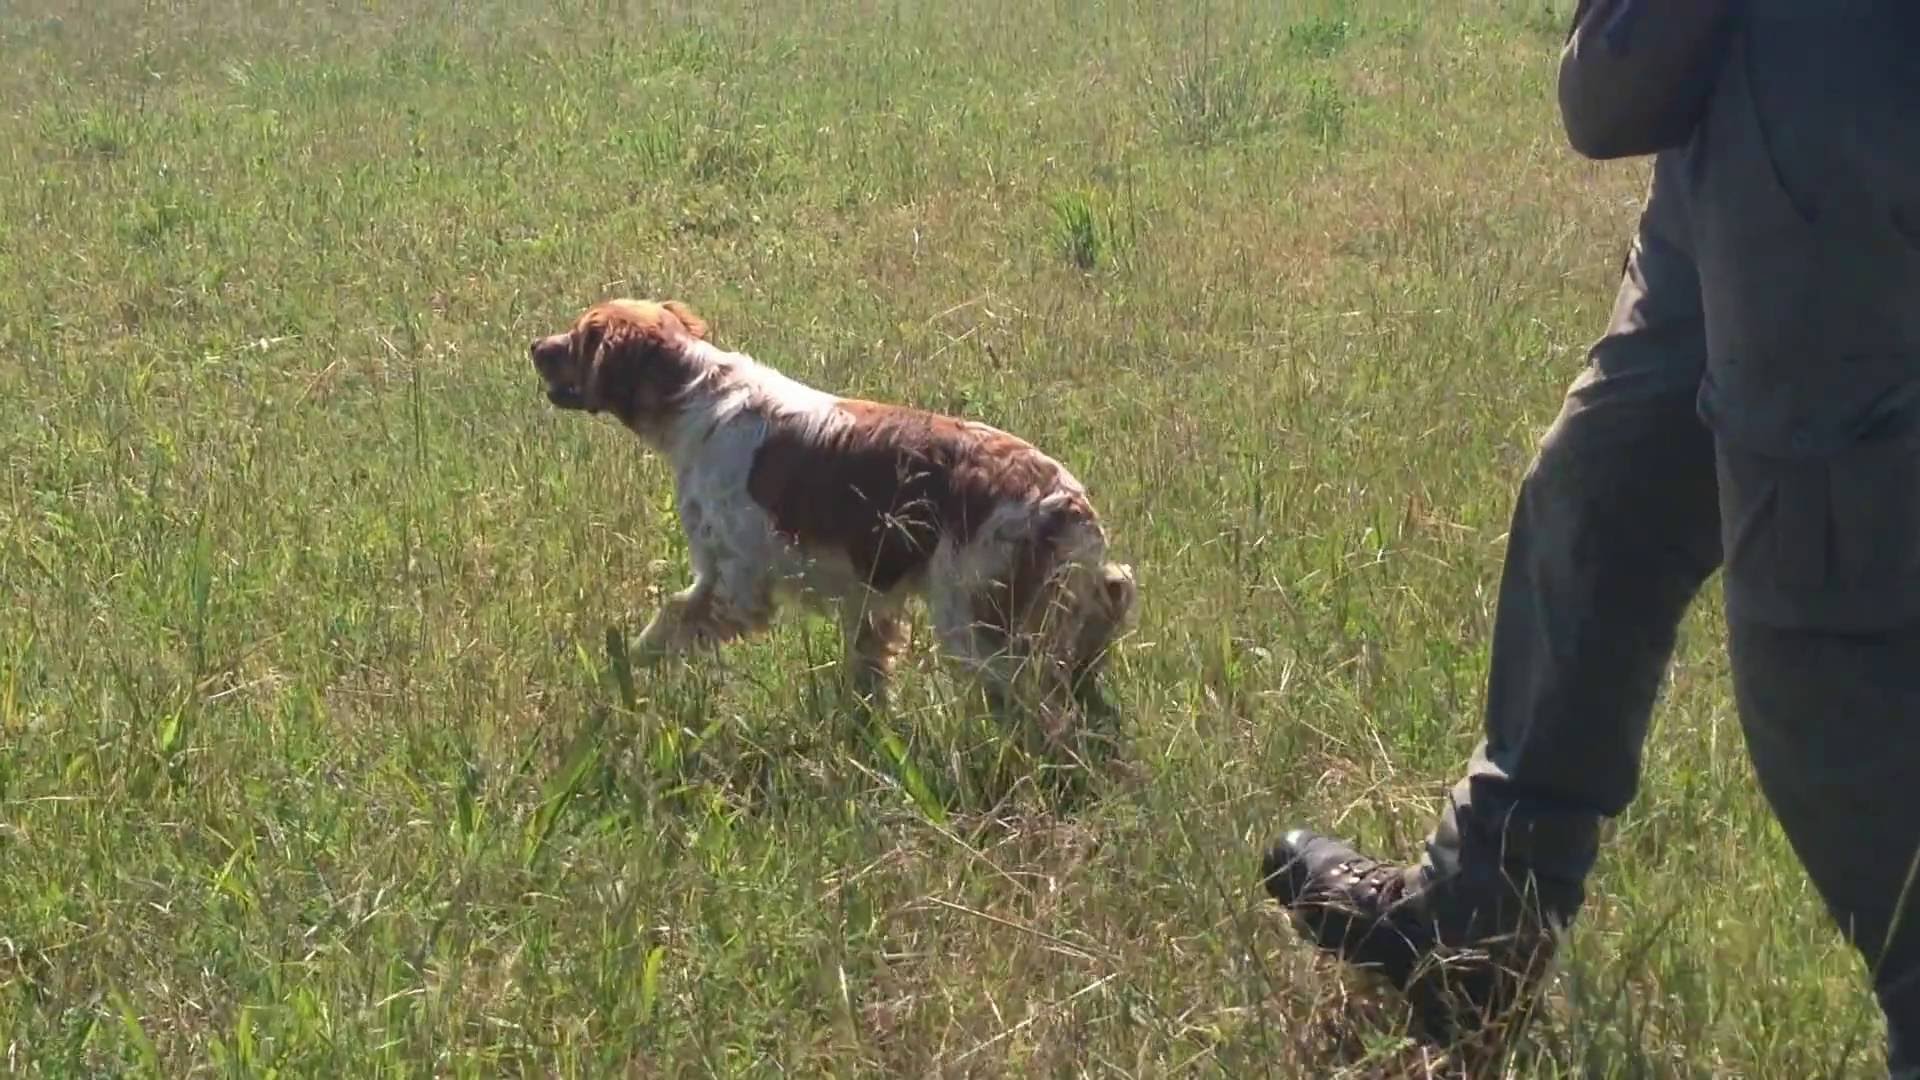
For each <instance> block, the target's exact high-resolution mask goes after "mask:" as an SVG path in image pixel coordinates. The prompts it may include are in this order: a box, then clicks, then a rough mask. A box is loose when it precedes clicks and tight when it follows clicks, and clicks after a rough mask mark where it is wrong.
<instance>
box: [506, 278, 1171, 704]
mask: <svg viewBox="0 0 1920 1080" xmlns="http://www.w3.org/2000/svg"><path fill="white" fill-rule="evenodd" d="M532 355H533V366H534V369H535V370H536V371H538V372H539V374H540V377H541V379H542V380H544V382H545V383H546V390H547V398H548V399H549V400H550V401H552V402H553V403H554V404H555V405H558V406H560V407H561V408H563V409H580V410H585V411H586V412H589V413H601V412H604V413H607V414H609V415H611V416H612V417H614V418H615V419H617V420H619V421H620V422H621V423H622V424H624V425H626V427H627V428H629V429H630V430H632V431H633V433H634V434H636V435H638V436H639V437H640V438H641V440H643V441H644V442H645V443H646V444H647V445H648V446H650V447H652V448H653V449H654V450H656V451H658V452H659V453H661V454H663V455H664V456H665V457H666V459H667V460H668V462H669V463H670V464H671V466H672V468H673V474H674V482H675V487H676V494H677V497H678V509H679V515H680V523H681V526H682V528H683V529H684V530H685V531H686V534H687V540H688V546H689V549H690V553H691V556H692V562H693V584H692V585H691V586H690V587H688V588H687V589H685V590H684V591H682V592H679V593H677V594H676V595H674V596H673V597H672V598H671V599H670V600H669V601H668V602H667V604H666V606H665V607H664V609H663V610H661V611H660V613H659V614H658V615H657V616H655V617H654V619H653V620H652V621H651V622H650V623H648V625H647V627H646V629H645V630H644V631H642V632H641V635H640V641H639V646H640V650H641V652H642V653H643V654H644V655H646V656H647V657H648V658H649V659H658V658H660V657H663V656H666V655H671V654H675V653H680V652H683V651H685V650H686V649H688V648H689V647H691V646H695V645H718V644H719V643H721V642H725V641H728V640H731V639H733V638H736V637H739V636H741V635H744V634H748V633H751V632H754V631H758V630H761V629H763V628H765V627H766V626H767V624H768V623H769V621H770V620H771V618H772V615H773V612H774V608H775V606H776V604H777V603H778V602H780V601H782V600H785V599H788V598H799V599H803V600H807V601H814V602H831V603H832V605H833V606H835V607H837V608H838V611H839V614H840V618H841V625H842V627H843V629H844V632H845V636H846V647H847V659H848V666H849V668H850V670H851V673H852V675H853V677H854V680H855V685H856V686H857V687H858V689H859V690H860V691H861V692H862V693H866V694H871V695H875V696H878V695H880V694H882V693H883V692H884V688H885V683H886V679H887V676H888V674H889V673H890V671H891V669H892V667H893V664H894V661H895V660H896V659H897V658H898V656H899V654H900V653H901V652H902V651H903V650H904V648H905V646H906V644H907V626H908V624H907V619H906V615H905V612H904V607H905V604H906V602H907V600H908V599H909V598H910V597H912V596H914V595H920V596H923V597H924V598H925V599H926V601H927V604H928V607H929V609H930V611H931V614H932V621H933V625H934V628H935V630H936V632H937V635H938V638H939V641H940V644H941V646H942V650H943V651H944V652H945V653H946V654H947V655H948V656H949V657H950V658H951V659H953V660H956V661H958V662H959V663H960V664H961V665H962V666H964V667H965V668H967V669H968V670H969V671H971V672H972V673H973V674H974V675H975V676H976V677H978V678H980V679H981V680H983V682H984V685H985V687H986V689H987V691H988V693H989V696H990V698H991V699H992V700H993V701H994V702H995V704H996V705H997V706H1002V707H1004V706H1005V705H1006V704H1008V697H1009V694H1010V693H1011V692H1013V691H1014V689H1015V687H1016V686H1017V685H1018V683H1017V681H1016V680H1018V679H1019V678H1020V677H1021V676H1023V675H1025V674H1029V673H1030V674H1034V675H1037V676H1038V677H1039V680H1040V690H1041V692H1042V694H1043V695H1045V699H1046V700H1049V701H1053V702H1056V703H1062V704H1064V701H1063V699H1062V698H1060V697H1058V696H1057V695H1059V694H1062V693H1071V695H1072V696H1073V697H1074V698H1076V699H1077V700H1078V701H1079V702H1080V704H1082V705H1083V706H1086V707H1088V708H1090V709H1093V710H1102V711H1104V709H1105V708H1106V705H1105V702H1104V700H1103V699H1102V698H1101V696H1100V694H1099V692H1098V690H1097V689H1096V688H1095V685H1094V680H1095V676H1096V675H1097V673H1098V670H1099V668H1100V666H1101V663H1102V660H1103V658H1104V656H1105V654H1106V653H1107V650H1108V647H1109V645H1110V644H1111V642H1112V640H1113V638H1114V636H1115V634H1116V633H1117V631H1118V630H1119V629H1120V627H1121V626H1122V624H1123V622H1124V620H1125V619H1126V617H1127V615H1128V614H1129V612H1130V611H1131V609H1132V607H1133V603H1134V596H1135V586H1134V578H1133V572H1132V570H1131V569H1130V568H1129V567H1127V566H1124V565H1121V564H1118V563H1112V562H1108V561H1107V559H1106V550H1107V538H1106V534H1105V531H1104V529H1103V528H1102V526H1101V524H1100V521H1099V519H1098V517H1097V515H1096V514H1095V512H1094V509H1093V505H1092V504H1091V503H1090V502H1089V501H1088V499H1087V493H1086V490H1085V489H1084V488H1083V487H1082V486H1081V484H1080V482H1079V481H1078V480H1076V479H1074V477H1073V475H1072V474H1071V473H1069V472H1068V471H1067V470H1066V468H1065V467H1063V466H1062V465H1061V464H1060V463H1059V462H1057V461H1055V460H1054V459H1053V458H1050V457H1048V456H1047V455H1045V454H1043V453H1041V452H1040V451H1039V450H1037V449H1035V448H1034V447H1032V446H1030V445H1028V444H1027V443H1026V442H1023V441H1021V440H1020V439H1017V438H1015V437H1013V436H1012V435H1009V434H1007V433H1005V432H1003V431H999V430H997V429H995V428H991V427H988V426H987V425H985V424H979V423H973V422H971V421H966V420H960V419H955V418H952V417H947V416H941V415H937V414H934V413H929V412H922V411H919V410H916V409H910V408H906V407H902V406H897V405H883V404H878V403H875V402H871V401H860V400H855V399H850V398H843V397H839V396H836V395H833V394H829V393H825V392H823V391H820V390H816V389H813V388H811V387H808V386H805V385H802V384H801V383H799V382H796V381H794V380H793V379H790V378H787V377H786V376H784V375H782V374H780V373H779V372H777V371H774V370H773V369H772V368H769V367H767V366H765V365H762V364H760V363H758V362H756V361H755V360H753V359H752V358H751V357H749V356H747V355H744V354H742V353H737V352H728V351H725V350H723V349H720V348H718V347H716V346H715V345H713V344H712V343H710V342H709V341H708V340H707V326H706V323H705V322H704V321H703V320H702V319H701V318H700V317H699V316H698V315H695V314H694V313H693V311H692V310H690V309H689V308H688V307H687V306H686V305H685V304H682V303H680V302H678V301H673V300H669V301H665V302H654V301H646V300H611V301H607V302H605V303H601V304H596V305H594V306H593V307H591V308H588V309H587V310H586V311H585V312H584V313H583V314H581V315H580V317H579V318H578V319H576V320H575V322H574V324H573V326H572V327H571V328H570V329H569V330H567V331H566V332H564V333H559V334H554V335H552V336H549V337H544V338H541V339H540V340H538V341H535V342H534V343H533V347H532Z"/></svg>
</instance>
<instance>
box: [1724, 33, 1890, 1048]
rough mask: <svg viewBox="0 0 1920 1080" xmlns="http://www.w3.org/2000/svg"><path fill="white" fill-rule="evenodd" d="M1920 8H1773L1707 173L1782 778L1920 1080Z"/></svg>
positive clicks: (1764, 734)
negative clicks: (1915, 883)
mask: <svg viewBox="0 0 1920 1080" xmlns="http://www.w3.org/2000/svg"><path fill="white" fill-rule="evenodd" d="M1917 12H1920V7H1916V6H1915V5H1912V4H1891V3H1866V2H1859V3H1848V4H1838V3H1835V4H1794V3H1788V2H1784V0H1772V2H1765V3H1755V4H1753V5H1752V7H1751V9H1750V11H1749V19H1748V22H1747V25H1746V28H1745V30H1744V32H1743V33H1742V34H1741V35H1740V36H1739V37H1738V38H1737V39H1736V42H1735V46H1734V48H1735V52H1734V55H1733V56H1732V58H1731V62H1730V63H1729V64H1728V66H1727V75H1726V77H1725V78H1723V80H1722V82H1721V85H1720V87H1719V89H1718V91H1717V98H1716V101H1715V103H1714V105H1713V107H1712V108H1711V109H1710V110H1709V112H1708V115H1707V118H1706V123H1705V127H1704V128H1703V131H1702V147H1703V149H1704V153H1702V154H1701V155H1700V156H1699V157H1698V159H1697V160H1696V161H1695V162H1694V163H1693V168H1692V169H1690V171H1689V183H1690V191H1691V195H1690V198H1692V199H1694V200H1696V201H1695V202H1694V205H1695V206H1696V207H1697V208H1698V211H1699V212H1698V217H1697V219H1696V221H1695V225H1696V237H1697V239H1698V244H1697V246H1696V250H1697V252H1698V255H1699V259H1700V265H1701V268H1702V281H1703V284H1704V286H1705V288H1704V294H1705V297H1706V301H1705V308H1706V311H1707V313H1708V319H1709V325H1708V337H1709V342H1710V350H1709V354H1710V359H1709V365H1708V375H1707V381H1706V387H1707V391H1706V393H1704V394H1703V398H1702V403H1703V405H1704V406H1705V411H1706V416H1707V421H1708V423H1709V426H1710V427H1711V428H1712V429H1713V430H1714V432H1715V436H1716V457H1717V459H1718V470H1719V491H1720V501H1721V517H1722V522H1723V543H1724V546H1725V551H1726V576H1725V579H1724V582H1725V592H1726V606H1727V621H1728V629H1729V651H1730V656H1731V659H1732V662H1733V675H1734V686H1735V697H1736V702H1737V704H1738V706H1739V711H1740V718H1741V724H1742V727H1743V728H1744V729H1745V731H1746V734H1747V741H1748V748H1749V751H1750V753H1751V755H1752V757H1753V762H1754V767H1755V771H1756V772H1757V773H1758V775H1759V778H1760V783H1761V787H1762V790H1763V791H1764V792H1765V793H1766V796H1767V798H1768V801H1769V802H1770V804H1771V805H1772V806H1773V808H1774V811H1775V813H1776V814H1777V815H1778V817H1779V819H1780V822H1781V824H1782V826H1783V827H1784V828H1785V830H1786V832H1787V835H1788V837H1789V838H1790V839H1791V840H1792V843H1793V847H1794V850H1795V852H1796V853H1797V855H1798V856H1799V858H1800V860H1801V862H1802V863H1803V864H1804V865H1805V866H1806V869H1807V873H1808V876H1809V877H1810V878H1811V880H1812V881H1813V884H1814V885H1815V887H1816V888H1817V889H1818V890H1819V891H1820V894H1821V896H1822V897H1823V898H1824V900H1825V901H1826V904H1827V906H1828V908H1829V910H1830V911H1831V912H1832V914H1833V915H1834V917H1835V918H1836V919H1838V920H1839V922H1840V924H1841V928H1842V929H1843V930H1845V931H1846V932H1847V933H1848V934H1849V936H1850V938H1851V940H1852V941H1853V942H1854V944H1855V945H1856V946H1858V948H1859V950H1860V952H1861V954H1862V955H1863V956H1864V957H1865V958H1866V960H1867V962H1868V965H1869V968H1870V970H1871V971H1872V972H1873V985H1874V989H1875V991H1876V993H1877V994H1878V995H1879V998H1880V1002H1881V1005H1882V1007H1883V1008H1884V1010H1885V1012H1886V1016H1887V1021H1888V1027H1889V1059H1890V1062H1889V1064H1890V1066H1891V1071H1892V1072H1893V1074H1894V1075H1897V1076H1915V1075H1920V1045H1917V1044H1920V986H1917V985H1916V984H1917V983H1920V925H1915V924H1916V923H1920V919H1917V918H1915V917H1914V916H1915V913H1916V912H1920V903H1917V901H1920V897H1915V896H1914V895H1913V890H1911V889H1909V887H1908V886H1909V883H1910V880H1911V871H1912V869H1913V867H1914V860H1915V856H1916V854H1917V853H1920V738H1916V735H1920V317H1916V312H1920V233H1916V232H1915V230H1914V228H1913V226H1914V223H1915V222H1920V130H1916V127H1915V125H1914V123H1913V116H1914V113H1915V110H1916V109H1920V67H1916V66H1915V64H1914V63H1913V56H1914V55H1915V52H1916V50H1920V14H1917Z"/></svg>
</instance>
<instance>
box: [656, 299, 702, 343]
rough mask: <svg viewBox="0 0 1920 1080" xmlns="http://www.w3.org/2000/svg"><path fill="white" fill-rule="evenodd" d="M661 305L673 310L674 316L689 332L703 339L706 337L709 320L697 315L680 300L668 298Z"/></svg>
mask: <svg viewBox="0 0 1920 1080" xmlns="http://www.w3.org/2000/svg"><path fill="white" fill-rule="evenodd" d="M660 306H661V307H663V308H665V309H667V310H668V311H670V312H672V313H673V317H674V318H676V319H679V320H680V325H682V326H684V327H686V328H687V333H689V334H692V335H693V336H694V337H696V338H700V339H702V340H704V339H705V338H706V336H707V320H705V319H703V318H701V317H700V316H698V315H695V314H694V313H693V309H692V308H690V307H688V306H687V305H685V304H683V303H681V302H680V301H678V300H668V301H666V302H665V303H663V304H661V305H660Z"/></svg>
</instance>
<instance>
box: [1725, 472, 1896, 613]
mask: <svg viewBox="0 0 1920 1080" xmlns="http://www.w3.org/2000/svg"><path fill="white" fill-rule="evenodd" d="M1719 457H1720V482H1721V490H1720V499H1721V516H1722V529H1723V536H1724V538H1725V542H1726V556H1727V558H1726V589H1727V603H1728V608H1729V611H1730V612H1731V613H1733V614H1735V615H1736V616H1739V617H1750V618H1755V619H1758V620H1759V621H1761V622H1766V623H1771V624H1774V625H1779V626H1785V627H1790V628H1794V629H1805V630H1825V631H1831V632H1835V633H1848V632H1870V631H1874V630H1881V629H1887V628H1890V627H1893V626H1897V625H1901V624H1904V623H1908V622H1912V621H1914V620H1916V619H1920V447H1916V446H1914V445H1913V444H1911V443H1910V442H1908V441H1906V440H1901V441H1899V442H1888V443H1874V444H1866V445H1857V446H1854V447H1851V448H1849V449H1847V450H1845V451H1842V452H1840V453H1837V454H1833V455H1831V456H1822V457H1818V458H1808V459H1781V458H1771V457H1763V456H1759V455H1753V454H1747V453H1744V452H1741V451H1738V450H1732V449H1730V448H1728V447H1727V446H1726V445H1725V444H1724V443H1723V444H1722V445H1721V447H1720V455H1719Z"/></svg>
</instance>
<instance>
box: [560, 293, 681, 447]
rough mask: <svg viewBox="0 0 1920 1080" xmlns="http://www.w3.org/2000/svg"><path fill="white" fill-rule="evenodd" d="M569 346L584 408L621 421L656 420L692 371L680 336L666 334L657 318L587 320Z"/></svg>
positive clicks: (676, 395)
mask: <svg viewBox="0 0 1920 1080" xmlns="http://www.w3.org/2000/svg"><path fill="white" fill-rule="evenodd" d="M687 314H688V315H692V314H693V313H692V312H691V311H689V312H688V313H687ZM675 317H676V318H678V317H679V316H677V315H676V316H675ZM695 318H696V321H697V317H695ZM689 329H691V328H689ZM700 329H701V330H703V331H704V330H705V329H706V324H705V323H701V324H700ZM574 347H575V348H576V349H578V350H580V351H579V352H578V353H576V354H575V355H576V357H577V358H578V360H579V361H580V362H581V363H582V365H583V366H582V367H581V368H580V369H579V370H580V371H581V373H582V374H581V387H580V389H581V397H582V398H584V399H585V401H586V406H587V408H588V409H591V410H593V411H595V412H609V413H612V414H613V415H614V416H616V417H618V418H619V419H620V420H621V421H622V422H623V423H627V424H634V423H651V422H654V421H656V420H657V419H659V418H660V417H661V416H662V414H664V413H666V412H667V411H669V410H671V409H672V407H673V406H674V403H675V402H676V401H677V400H678V399H679V397H680V395H681V394H682V393H684V392H685V391H686V389H687V386H688V385H689V384H690V383H691V382H693V380H694V378H695V376H696V374H697V369H696V368H695V366H694V365H693V364H691V363H689V362H688V360H687V358H686V357H685V355H684V354H683V353H682V350H681V348H680V339H678V338H677V337H669V336H668V335H667V333H666V332H665V330H664V328H663V327H662V326H661V325H660V324H659V323H658V322H657V321H654V322H639V321H636V320H634V319H630V318H621V317H613V318H608V319H605V320H604V321H603V320H599V319H590V320H588V321H587V322H586V323H585V324H584V325H582V326H581V327H580V328H579V329H578V330H576V331H575V336H574Z"/></svg>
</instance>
